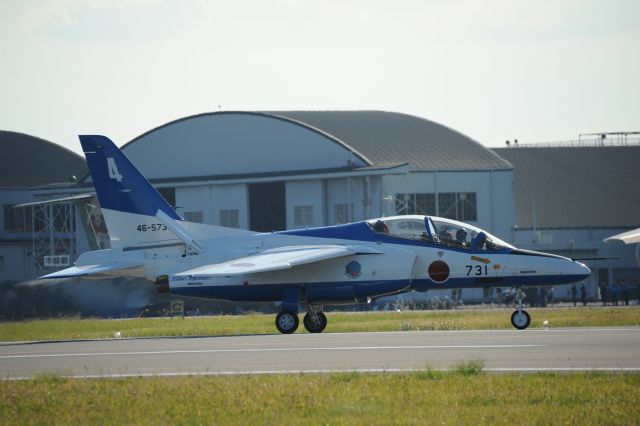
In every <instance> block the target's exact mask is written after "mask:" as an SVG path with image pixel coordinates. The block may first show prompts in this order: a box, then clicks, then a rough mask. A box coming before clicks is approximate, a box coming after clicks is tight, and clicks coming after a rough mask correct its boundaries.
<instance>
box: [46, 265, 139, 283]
mask: <svg viewBox="0 0 640 426" xmlns="http://www.w3.org/2000/svg"><path fill="white" fill-rule="evenodd" d="M140 266H143V265H142V263H140V262H138V261H136V262H121V261H120V262H112V263H107V264H101V265H100V264H99V265H82V266H72V267H71V268H67V269H63V270H61V271H58V272H54V273H51V274H48V275H44V276H42V277H40V278H41V279H44V278H71V277H82V276H86V275H101V274H102V275H112V274H113V273H114V272H116V271H118V272H120V271H122V270H124V269H131V268H137V267H140Z"/></svg>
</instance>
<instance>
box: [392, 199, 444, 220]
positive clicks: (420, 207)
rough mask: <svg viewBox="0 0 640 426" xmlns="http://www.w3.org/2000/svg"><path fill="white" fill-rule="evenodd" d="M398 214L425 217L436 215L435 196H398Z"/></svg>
mask: <svg viewBox="0 0 640 426" xmlns="http://www.w3.org/2000/svg"><path fill="white" fill-rule="evenodd" d="M396 214H401V215H405V214H419V215H423V216H432V215H435V214H436V197H435V194H397V195H396Z"/></svg>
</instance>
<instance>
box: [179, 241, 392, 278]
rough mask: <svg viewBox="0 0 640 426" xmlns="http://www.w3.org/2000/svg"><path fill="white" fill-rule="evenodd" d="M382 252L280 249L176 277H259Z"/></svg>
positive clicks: (350, 248) (346, 248)
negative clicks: (347, 257) (267, 273)
mask: <svg viewBox="0 0 640 426" xmlns="http://www.w3.org/2000/svg"><path fill="white" fill-rule="evenodd" d="M380 253H381V252H379V251H377V250H374V249H370V248H366V247H361V246H340V245H322V246H288V247H279V248H277V249H272V250H266V251H263V252H261V253H258V254H255V255H252V256H247V257H242V258H239V259H234V260H230V261H228V262H224V263H218V264H214V265H206V266H202V267H200V268H195V269H191V270H189V271H185V272H181V273H179V274H176V275H174V276H189V275H210V276H233V275H245V274H257V273H261V272H273V271H280V270H285V269H291V268H293V267H295V266H299V265H308V264H311V263H317V262H322V261H325V260H329V259H336V258H340V257H346V256H354V255H358V254H380Z"/></svg>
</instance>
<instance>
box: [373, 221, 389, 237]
mask: <svg viewBox="0 0 640 426" xmlns="http://www.w3.org/2000/svg"><path fill="white" fill-rule="evenodd" d="M373 230H374V231H376V232H380V233H381V234H388V233H389V228H388V227H387V224H386V223H384V221H382V220H378V221H376V223H375V224H374V225H373Z"/></svg>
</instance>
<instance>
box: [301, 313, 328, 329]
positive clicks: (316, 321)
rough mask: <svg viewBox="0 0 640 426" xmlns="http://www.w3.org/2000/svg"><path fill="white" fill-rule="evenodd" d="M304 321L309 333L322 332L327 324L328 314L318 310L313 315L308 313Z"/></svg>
mask: <svg viewBox="0 0 640 426" xmlns="http://www.w3.org/2000/svg"><path fill="white" fill-rule="evenodd" d="M302 322H303V323H304V328H306V329H307V331H308V332H309V333H322V330H324V328H325V327H326V326H327V316H326V315H325V314H323V313H322V312H316V313H315V314H313V315H312V314H306V315H305V316H304V319H303V320H302Z"/></svg>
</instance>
